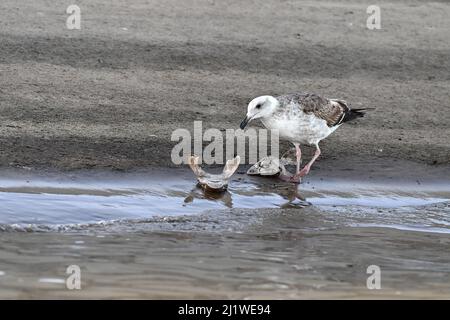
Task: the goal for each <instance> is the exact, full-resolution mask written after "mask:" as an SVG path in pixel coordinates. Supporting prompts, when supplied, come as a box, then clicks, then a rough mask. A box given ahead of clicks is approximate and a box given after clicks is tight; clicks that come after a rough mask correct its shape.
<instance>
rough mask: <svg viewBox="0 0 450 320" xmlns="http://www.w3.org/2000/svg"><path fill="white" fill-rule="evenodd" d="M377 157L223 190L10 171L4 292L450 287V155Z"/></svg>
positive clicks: (0, 194) (189, 294)
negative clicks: (359, 170) (430, 160)
mask: <svg viewBox="0 0 450 320" xmlns="http://www.w3.org/2000/svg"><path fill="white" fill-rule="evenodd" d="M402 170H403V171H402ZM373 171H375V172H376V174H373V173H371V172H372V171H371V170H366V172H367V173H366V174H349V171H348V170H345V168H344V169H340V170H337V171H333V172H330V171H329V172H324V171H323V170H322V171H319V172H314V174H313V175H312V176H311V177H310V178H308V179H307V180H305V182H304V183H303V184H302V185H300V186H295V185H293V184H287V183H281V182H278V181H277V180H274V179H270V178H250V177H247V176H246V175H245V174H242V173H241V174H237V175H236V176H235V177H234V179H233V181H232V183H231V185H230V188H229V191H228V192H226V193H223V194H221V195H215V194H205V193H203V192H202V191H201V190H199V189H197V188H196V187H195V182H194V180H193V176H192V174H191V173H190V172H188V171H186V170H175V169H174V170H171V171H167V170H166V171H162V170H156V169H155V170H150V171H146V172H134V173H115V174H112V173H105V172H77V173H71V174H68V173H65V174H62V173H51V172H45V173H36V172H26V171H8V172H3V174H2V177H3V178H2V179H1V180H0V203H1V210H0V228H1V230H2V231H1V232H0V298H25V297H26V298H49V297H64V298H87V297H95V298H317V297H319V298H320V297H323V298H335V297H345V298H347V297H348V298H357V297H365V298H372V297H400V298H404V297H439V298H448V297H450V250H449V249H450V179H449V177H450V176H449V175H447V173H448V172H449V170H448V168H440V169H433V170H431V169H429V168H414V170H413V172H414V175H411V174H410V173H411V168H409V170H407V172H408V173H409V175H407V174H406V172H405V170H404V168H401V167H392V166H391V167H385V168H373ZM418 177H420V178H418ZM73 264H75V265H78V266H80V268H81V276H82V289H81V290H68V289H67V288H66V285H65V280H66V277H67V275H66V274H65V271H66V268H67V266H69V265H73ZM369 265H378V266H379V267H380V268H381V277H382V278H381V285H382V289H381V290H368V289H367V287H366V280H367V277H368V274H367V273H366V270H367V267H368V266H369Z"/></svg>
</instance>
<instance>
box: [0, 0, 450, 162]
mask: <svg viewBox="0 0 450 320" xmlns="http://www.w3.org/2000/svg"><path fill="white" fill-rule="evenodd" d="M78 4H79V5H80V7H81V8H82V19H83V20H82V29H81V30H80V31H70V30H67V29H66V28H65V18H66V15H65V14H64V11H65V9H66V3H64V2H63V1H56V3H55V4H54V5H52V6H48V4H47V2H46V1H42V0H41V1H33V2H32V3H28V2H25V1H19V3H18V2H17V1H10V0H6V1H2V4H1V5H0V9H1V10H0V30H1V32H0V34H1V36H0V41H1V46H0V95H1V99H0V165H1V166H3V167H7V166H18V167H21V166H27V167H34V168H44V167H53V168H59V169H76V168H92V167H98V168H114V169H132V168H136V167H149V166H156V165H158V166H173V164H172V162H171V160H170V150H171V149H172V147H173V145H174V144H175V143H174V142H171V141H170V136H171V133H172V131H173V130H174V129H176V128H187V129H190V130H192V128H193V121H194V120H202V121H203V127H204V128H205V129H206V128H210V127H214V128H219V129H227V128H237V127H238V124H239V122H240V120H241V118H242V117H243V115H244V114H245V110H246V104H247V103H248V102H249V100H250V99H251V98H252V97H255V96H257V95H260V94H281V93H288V92H292V91H298V90H302V91H312V92H317V93H320V94H323V95H325V96H328V97H332V98H343V99H346V100H348V101H349V102H350V103H351V104H352V105H353V106H355V107H362V106H369V107H375V108H376V110H374V111H371V112H370V114H369V115H367V117H366V118H364V119H360V120H358V121H357V122H354V123H350V124H348V125H346V126H344V127H342V128H340V129H339V130H338V131H337V132H336V133H335V134H333V136H331V137H330V138H329V139H328V140H326V141H324V142H323V145H322V146H323V148H322V149H323V156H322V159H321V161H322V163H323V165H327V163H330V164H329V165H331V162H327V161H332V160H333V159H337V160H339V159H342V158H348V159H352V158H359V159H367V160H368V161H369V160H374V159H375V160H378V159H381V160H380V161H382V160H383V159H387V158H396V159H399V160H402V159H408V160H413V161H416V162H422V163H426V164H449V163H450V143H449V138H448V137H449V136H450V131H449V129H448V123H450V111H449V103H450V94H449V92H450V76H449V74H450V34H449V32H448V30H449V28H450V22H449V20H448V18H447V17H448V15H449V12H450V6H449V5H448V4H447V3H423V2H410V1H408V2H402V1H395V2H386V3H383V4H382V5H381V8H382V18H383V20H382V21H383V22H382V29H381V30H375V31H371V30H368V29H366V28H365V21H366V18H367V14H366V13H365V9H366V7H365V6H364V5H362V4H359V3H358V2H347V1H345V2H339V3H334V2H327V1H321V2H314V3H309V2H294V1H287V2H283V3H278V2H275V1H273V2H272V1H270V2H267V1H266V2H264V4H261V3H259V2H253V1H246V2H241V1H232V2H229V3H228V2H227V4H225V3H221V2H218V1H183V2H182V3H180V2H179V1H173V2H170V1H169V2H167V1H166V2H164V4H162V3H159V2H157V1H155V2H152V1H150V3H147V2H145V1H125V2H124V1H113V2H111V1H96V2H95V4H93V3H91V2H88V1H79V2H78Z"/></svg>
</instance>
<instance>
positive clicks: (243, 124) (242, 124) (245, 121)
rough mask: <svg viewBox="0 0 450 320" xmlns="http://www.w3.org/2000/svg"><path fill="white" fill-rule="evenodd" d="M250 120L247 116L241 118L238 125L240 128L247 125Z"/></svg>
mask: <svg viewBox="0 0 450 320" xmlns="http://www.w3.org/2000/svg"><path fill="white" fill-rule="evenodd" d="M249 121H250V118H249V117H245V119H244V120H242V122H241V125H240V126H239V127H240V128H241V129H242V130H244V128H245V127H246V126H247V124H248V122H249Z"/></svg>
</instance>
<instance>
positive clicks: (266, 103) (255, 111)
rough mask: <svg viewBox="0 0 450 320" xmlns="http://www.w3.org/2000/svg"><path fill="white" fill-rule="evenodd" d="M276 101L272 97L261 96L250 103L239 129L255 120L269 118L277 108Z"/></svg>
mask: <svg viewBox="0 0 450 320" xmlns="http://www.w3.org/2000/svg"><path fill="white" fill-rule="evenodd" d="M278 104H279V102H278V100H277V99H275V98H274V97H272V96H261V97H257V98H255V99H253V100H252V101H250V103H249V104H248V107H247V115H246V117H245V119H244V120H243V121H242V122H241V125H240V127H241V129H244V128H245V127H246V126H247V124H248V123H249V122H250V121H252V120H255V119H259V118H266V117H270V116H271V115H272V114H273V113H274V112H275V110H276V108H277V107H278Z"/></svg>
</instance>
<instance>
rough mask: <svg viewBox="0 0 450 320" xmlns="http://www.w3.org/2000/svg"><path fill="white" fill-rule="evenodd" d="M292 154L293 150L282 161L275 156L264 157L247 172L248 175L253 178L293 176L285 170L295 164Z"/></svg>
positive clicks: (284, 155) (285, 154)
mask: <svg viewBox="0 0 450 320" xmlns="http://www.w3.org/2000/svg"><path fill="white" fill-rule="evenodd" d="M294 152H295V149H294ZM291 153H292V149H291V150H288V151H287V152H285V153H284V154H283V155H282V156H281V158H280V159H278V158H276V157H274V156H268V157H264V158H262V159H261V160H259V161H258V162H257V163H255V164H254V165H253V166H251V167H250V169H248V170H247V174H248V175H252V176H254V175H259V176H275V175H277V174H280V175H282V176H292V174H291V173H290V172H289V171H288V170H287V169H286V168H285V166H287V165H291V164H293V163H295V162H293V160H292V158H291Z"/></svg>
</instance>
